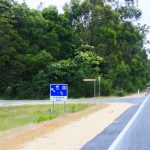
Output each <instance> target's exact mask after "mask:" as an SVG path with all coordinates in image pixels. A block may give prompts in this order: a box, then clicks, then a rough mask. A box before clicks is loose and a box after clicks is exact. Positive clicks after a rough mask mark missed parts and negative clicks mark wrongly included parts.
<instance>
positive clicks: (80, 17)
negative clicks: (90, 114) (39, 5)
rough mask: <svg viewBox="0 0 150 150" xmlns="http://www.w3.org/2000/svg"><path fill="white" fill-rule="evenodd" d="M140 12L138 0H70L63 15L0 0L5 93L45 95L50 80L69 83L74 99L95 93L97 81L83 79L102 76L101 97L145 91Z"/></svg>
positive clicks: (0, 84) (0, 86)
mask: <svg viewBox="0 0 150 150" xmlns="http://www.w3.org/2000/svg"><path fill="white" fill-rule="evenodd" d="M141 16H142V12H141V11H140V10H139V9H138V8H137V5H136V4H135V3H134V0H123V1H118V0H105V1H104V0H83V1H82V2H81V1H80V0H71V2H70V3H69V4H66V5H65V6H64V13H63V14H59V13H58V10H57V8H55V7H53V6H49V7H47V8H44V9H42V10H38V9H37V10H35V9H30V8H29V7H28V6H27V5H26V4H25V3H22V4H19V3H18V2H16V1H14V0H0V35H1V36H0V97H3V98H5V99H45V98H47V97H48V96H49V84H50V83H66V84H68V85H69V97H73V98H76V97H91V96H93V91H92V90H91V89H93V84H92V83H89V82H83V79H85V78H95V79H97V89H98V76H99V75H101V85H100V86H101V96H107V95H121V96H122V95H125V94H126V93H131V92H135V91H137V89H140V90H142V89H144V88H145V86H146V83H147V82H148V81H149V79H150V65H148V60H147V55H146V52H145V50H146V49H145V48H144V43H147V40H146V34H147V32H148V27H147V26H146V25H141V24H139V22H140V18H141ZM97 95H98V91H97Z"/></svg>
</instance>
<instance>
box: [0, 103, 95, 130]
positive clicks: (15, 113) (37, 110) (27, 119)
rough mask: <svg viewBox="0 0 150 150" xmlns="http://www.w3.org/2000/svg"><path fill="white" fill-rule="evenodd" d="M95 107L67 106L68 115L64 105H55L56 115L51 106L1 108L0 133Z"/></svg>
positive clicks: (84, 105)
mask: <svg viewBox="0 0 150 150" xmlns="http://www.w3.org/2000/svg"><path fill="white" fill-rule="evenodd" d="M93 105H94V104H67V107H66V108H67V112H66V113H64V105H63V104H55V111H54V113H52V112H51V109H50V107H51V106H50V105H28V106H9V107H0V122H1V123H0V131H5V130H7V129H11V128H15V127H18V126H22V125H27V124H32V123H39V122H43V121H47V120H52V119H55V118H58V117H63V116H64V115H67V114H70V113H75V112H79V111H82V110H84V109H86V108H89V107H92V106H93Z"/></svg>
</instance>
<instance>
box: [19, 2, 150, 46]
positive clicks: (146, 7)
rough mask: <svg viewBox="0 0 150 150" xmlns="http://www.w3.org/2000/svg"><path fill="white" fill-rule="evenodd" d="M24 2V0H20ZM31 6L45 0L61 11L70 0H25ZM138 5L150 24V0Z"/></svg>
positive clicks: (142, 21)
mask: <svg viewBox="0 0 150 150" xmlns="http://www.w3.org/2000/svg"><path fill="white" fill-rule="evenodd" d="M18 1H19V2H22V1H23V0H18ZM25 1H26V3H27V4H28V6H29V7H31V8H37V6H38V5H39V4H40V2H41V1H42V2H43V7H47V6H49V5H55V6H56V7H57V8H58V10H59V12H60V13H62V12H63V6H64V4H65V3H69V2H70V0H25ZM138 1H139V3H138V7H139V8H140V9H141V10H142V14H143V16H142V18H141V20H140V22H141V24H147V25H148V26H150V17H149V13H150V1H149V0H138ZM147 39H148V40H150V33H149V34H148V35H147ZM146 47H147V48H150V45H146Z"/></svg>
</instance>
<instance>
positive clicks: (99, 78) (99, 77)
mask: <svg viewBox="0 0 150 150" xmlns="http://www.w3.org/2000/svg"><path fill="white" fill-rule="evenodd" d="M98 81H99V90H98V93H99V94H98V96H101V92H100V82H101V76H100V75H99V76H98Z"/></svg>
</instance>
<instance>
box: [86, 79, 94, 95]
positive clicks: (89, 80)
mask: <svg viewBox="0 0 150 150" xmlns="http://www.w3.org/2000/svg"><path fill="white" fill-rule="evenodd" d="M83 81H85V82H94V97H95V96H96V79H83Z"/></svg>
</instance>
